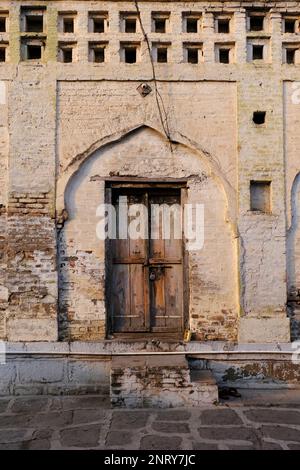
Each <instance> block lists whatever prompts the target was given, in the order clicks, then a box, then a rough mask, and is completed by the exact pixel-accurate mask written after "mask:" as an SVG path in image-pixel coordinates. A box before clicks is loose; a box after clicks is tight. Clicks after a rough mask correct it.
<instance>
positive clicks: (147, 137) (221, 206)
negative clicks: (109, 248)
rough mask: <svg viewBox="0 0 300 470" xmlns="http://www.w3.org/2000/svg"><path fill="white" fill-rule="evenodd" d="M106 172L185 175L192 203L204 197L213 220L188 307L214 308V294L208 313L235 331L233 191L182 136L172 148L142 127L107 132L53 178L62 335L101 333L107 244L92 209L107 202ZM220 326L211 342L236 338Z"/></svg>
mask: <svg viewBox="0 0 300 470" xmlns="http://www.w3.org/2000/svg"><path fill="white" fill-rule="evenodd" d="M89 150H91V149H89ZM110 176H117V177H122V176H126V178H129V177H136V176H142V177H145V178H148V179H152V180H153V179H154V180H155V178H158V177H159V178H175V179H178V178H186V179H187V180H188V182H189V191H188V192H189V201H191V202H197V201H198V200H199V201H200V202H203V201H204V203H205V204H206V205H207V207H208V212H207V214H208V217H209V218H210V220H208V224H207V227H208V228H207V234H206V240H207V242H206V243H207V244H208V249H207V251H206V253H205V254H203V253H200V254H194V255H193V256H192V257H194V258H193V263H192V272H191V277H192V278H193V283H194V284H193V285H194V287H192V289H191V296H192V298H194V304H193V308H194V310H196V311H200V309H203V310H205V308H206V309H209V308H211V309H212V302H211V296H212V295H214V299H215V310H216V311H212V315H213V314H215V315H217V314H218V312H220V311H221V310H222V309H223V311H228V312H230V313H229V314H228V325H230V326H228V329H229V328H230V329H231V330H232V323H233V318H235V316H236V315H237V313H236V312H237V310H238V309H237V292H236V291H237V262H236V237H235V232H234V230H233V226H234V223H235V204H236V201H235V196H236V195H235V191H234V190H233V188H232V187H231V186H230V185H229V183H228V182H227V181H226V178H225V177H224V175H222V172H221V170H220V168H219V167H218V165H217V162H216V161H214V159H213V158H212V157H211V156H210V155H208V154H207V153H205V152H203V151H202V150H201V149H199V148H198V147H197V146H195V145H193V144H192V143H189V141H188V140H187V139H186V138H185V137H184V136H178V139H177V140H176V142H172V151H171V149H170V142H168V141H167V139H166V138H165V136H164V135H163V134H162V133H161V132H159V131H157V130H156V129H153V128H151V127H148V126H145V125H142V126H139V127H138V128H135V129H132V130H130V131H126V132H125V133H123V134H120V135H118V136H116V135H114V136H110V138H109V139H108V138H107V139H106V141H105V142H103V140H102V142H101V145H99V143H98V145H96V144H95V147H93V149H92V151H89V152H86V153H84V154H82V155H80V156H77V157H76V158H74V159H73V161H72V163H71V164H70V165H69V167H68V168H67V170H66V172H65V174H64V175H63V177H62V178H61V179H60V181H59V182H58V186H59V189H58V195H59V197H60V204H62V206H61V207H62V208H65V209H66V211H67V212H68V214H69V219H68V220H67V222H66V223H65V225H64V227H63V229H62V230H61V231H60V234H59V240H58V245H59V256H58V258H59V286H60V287H59V288H60V294H59V302H60V319H59V323H60V332H61V335H60V337H61V339H70V340H76V339H78V340H79V339H80V340H84V339H89V340H97V339H99V338H100V337H104V336H105V321H106V307H105V288H104V287H105V286H104V279H105V262H106V257H105V243H104V242H103V241H100V240H99V239H97V236H96V224H97V219H96V209H97V206H98V205H99V203H101V202H104V194H105V191H104V188H105V180H107V179H109V177H110ZM62 196H63V198H62V199H61V197H62ZM230 214H231V216H230ZM214 265H215V266H217V268H218V269H216V272H214V268H212V266H214ZM198 266H201V269H198ZM225 272H226V273H227V276H226V278H224V273H225ZM228 273H230V275H228ZM199 285H201V286H207V287H206V288H203V287H202V288H203V292H204V291H205V292H204V293H202V296H201V295H200V296H199V294H198V290H199ZM214 292H215V294H214ZM224 305H225V308H224ZM194 323H195V325H196V320H195V321H194ZM196 327H197V325H196V326H195V328H196ZM220 328H221V327H220ZM222 328H223V330H222V331H223V333H222V334H223V336H222V337H220V338H218V337H216V339H230V340H234V339H235V337H234V336H233V335H231V336H228V338H226V334H225V333H224V331H225V329H226V327H223V326H222Z"/></svg>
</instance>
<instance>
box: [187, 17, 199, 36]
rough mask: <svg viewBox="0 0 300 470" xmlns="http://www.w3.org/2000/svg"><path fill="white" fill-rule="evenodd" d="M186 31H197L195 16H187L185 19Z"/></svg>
mask: <svg viewBox="0 0 300 470" xmlns="http://www.w3.org/2000/svg"><path fill="white" fill-rule="evenodd" d="M186 32H187V33H197V32H198V19H197V18H187V19H186Z"/></svg>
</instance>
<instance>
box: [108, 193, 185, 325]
mask: <svg viewBox="0 0 300 470" xmlns="http://www.w3.org/2000/svg"><path fill="white" fill-rule="evenodd" d="M112 202H113V204H114V207H115V210H116V215H117V217H116V220H117V223H116V227H117V231H116V235H117V237H116V239H115V240H112V241H111V243H110V250H111V253H110V255H111V264H112V265H111V269H110V302H109V305H108V307H109V310H110V315H111V325H112V332H114V333H130V332H132V333H133V332H137V333H138V332H145V333H151V332H153V333H172V332H176V333H179V332H181V331H183V263H182V239H181V237H180V238H175V229H174V220H175V218H176V215H175V213H174V211H173V209H174V204H177V210H178V208H180V190H175V191H170V190H169V189H168V190H158V189H151V188H147V189H145V188H139V189H137V188H134V189H132V188H124V189H122V188H118V189H117V190H114V191H113V193H112ZM122 204H123V206H122ZM162 204H164V207H165V209H166V222H167V223H169V226H168V227H167V228H166V227H165V226H164V225H163V220H165V219H164V218H163V217H162V215H159V214H162V212H161V205H162ZM136 205H141V211H140V212H137V207H138V206H136ZM171 206H172V207H171ZM172 208H173V209H172ZM131 209H133V210H131ZM168 209H171V210H168ZM125 213H126V217H127V219H126V220H127V227H125V232H126V230H127V233H128V228H129V232H130V233H129V235H128V237H127V238H123V239H122V236H124V237H125V233H123V234H122V228H121V231H120V229H119V221H120V218H122V217H123V219H122V220H123V225H122V227H123V228H124V220H125V219H124V217H125V215H124V214H125ZM136 214H138V216H139V217H140V219H139V220H140V221H142V224H140V222H139V224H140V225H141V226H142V228H141V226H140V225H139V224H137V225H139V227H138V229H139V233H140V234H141V238H136V236H135V235H134V234H135V230H134V229H135V228H136V225H135V224H136V221H137V218H136ZM177 214H178V213H177ZM177 222H178V220H177ZM131 224H133V225H132V226H131ZM130 227H131V228H133V230H132V231H130ZM179 231H180V229H179ZM132 234H133V235H134V236H133V237H132ZM143 234H144V235H145V236H143ZM179 235H180V233H179V232H178V228H177V232H176V237H178V236H179Z"/></svg>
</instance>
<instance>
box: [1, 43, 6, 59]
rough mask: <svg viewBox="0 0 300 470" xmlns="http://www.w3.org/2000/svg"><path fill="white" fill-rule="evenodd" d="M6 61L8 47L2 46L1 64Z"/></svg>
mask: <svg viewBox="0 0 300 470" xmlns="http://www.w3.org/2000/svg"><path fill="white" fill-rule="evenodd" d="M5 61H6V47H3V46H0V62H5Z"/></svg>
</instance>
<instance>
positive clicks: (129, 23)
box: [125, 18, 136, 33]
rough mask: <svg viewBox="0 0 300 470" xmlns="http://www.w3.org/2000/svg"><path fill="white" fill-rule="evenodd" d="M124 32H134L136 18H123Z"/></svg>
mask: <svg viewBox="0 0 300 470" xmlns="http://www.w3.org/2000/svg"><path fill="white" fill-rule="evenodd" d="M125 33H136V19H135V18H126V19H125Z"/></svg>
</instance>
